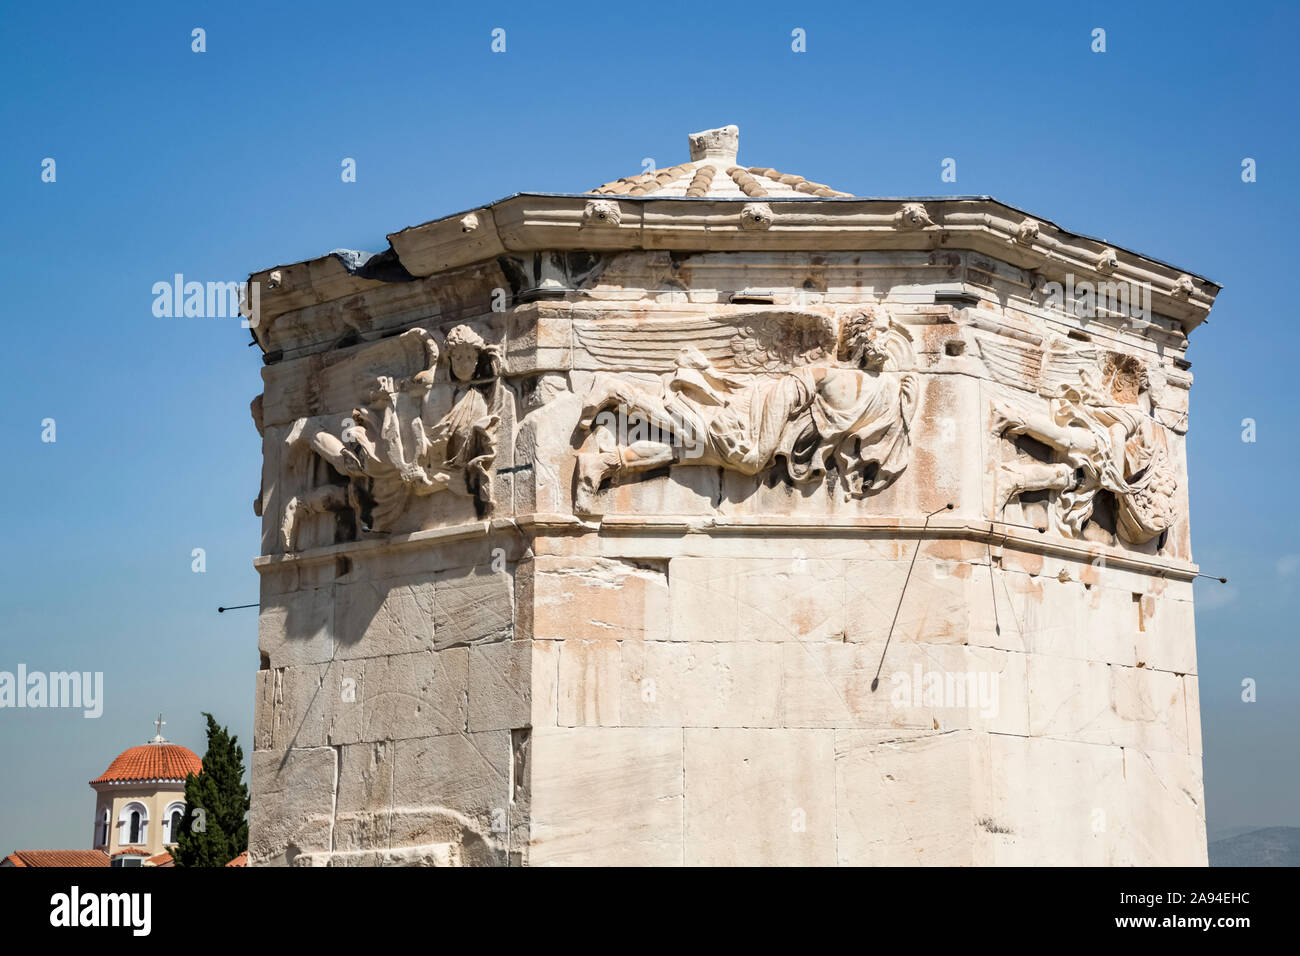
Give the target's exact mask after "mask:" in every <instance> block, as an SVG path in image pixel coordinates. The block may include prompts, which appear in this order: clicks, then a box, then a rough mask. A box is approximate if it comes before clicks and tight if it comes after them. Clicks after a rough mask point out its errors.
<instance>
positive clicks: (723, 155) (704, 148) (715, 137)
mask: <svg viewBox="0 0 1300 956" xmlns="http://www.w3.org/2000/svg"><path fill="white" fill-rule="evenodd" d="M689 139H690V144H691V162H697V161H699V160H701V159H717V160H721V161H723V162H725V163H727V164H728V165H730V166H734V165H735V164H736V153H737V151H738V150H739V149H740V127H738V126H719V127H718V128H717V129H705V130H700V132H698V133H691V135H690V137H689Z"/></svg>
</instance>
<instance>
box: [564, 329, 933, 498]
mask: <svg viewBox="0 0 1300 956" xmlns="http://www.w3.org/2000/svg"><path fill="white" fill-rule="evenodd" d="M729 345H730V351H731V353H732V355H731V358H732V361H731V363H730V366H731V367H730V368H729V369H726V370H724V369H722V368H719V367H718V365H717V364H715V362H714V361H712V360H711V359H710V358H709V357H708V356H707V355H706V354H705V353H704V352H703V351H702V350H701V349H700V348H697V347H695V346H693V345H688V346H686V347H685V348H683V349H682V350H681V351H680V353H679V354H678V355H677V357H676V359H675V362H674V367H673V368H672V369H671V371H668V372H665V373H664V374H662V375H661V377H660V380H659V382H658V383H655V384H649V383H644V382H642V381H639V380H636V379H634V378H631V377H628V376H626V375H618V374H610V373H603V372H602V373H598V374H597V375H596V377H595V380H594V382H593V384H592V387H591V390H590V392H589V393H588V395H587V396H586V398H585V400H584V402H583V410H582V417H581V419H580V422H579V427H580V429H582V430H583V431H585V432H587V433H588V434H589V438H588V440H587V442H586V444H585V446H584V450H583V451H582V452H581V453H580V454H579V456H578V470H577V488H576V492H575V508H576V509H577V510H579V511H588V512H589V511H591V510H592V507H593V504H594V498H595V496H596V493H597V492H598V491H599V490H600V488H601V485H602V484H603V483H604V482H605V481H607V480H613V481H617V480H619V479H620V478H622V477H624V476H628V475H633V474H635V473H637V472H644V471H647V470H650V469H655V468H662V467H665V466H669V465H673V464H691V465H708V466H714V467H719V468H724V469H727V470H730V471H735V472H739V473H740V474H743V475H758V474H761V473H763V472H765V471H767V470H768V469H769V468H772V467H776V466H779V467H782V468H783V469H784V472H785V474H786V475H787V476H788V477H789V479H790V480H791V481H792V482H794V483H796V484H805V483H813V482H820V481H823V480H825V478H826V476H827V474H828V473H829V472H831V471H834V472H835V473H836V474H837V475H838V482H839V486H840V489H841V491H842V493H843V495H844V497H845V498H846V499H850V498H862V497H865V496H866V495H869V494H872V493H874V492H877V491H880V490H881V489H883V488H885V487H887V486H888V485H889V484H890V483H892V482H893V481H894V479H896V478H897V477H898V476H899V475H900V474H902V472H903V471H904V469H906V468H907V464H908V460H909V457H910V451H911V438H910V435H909V426H910V424H911V420H912V416H913V414H914V413H915V411H916V404H917V392H918V379H917V375H916V374H915V371H914V366H915V363H914V358H913V353H912V347H911V337H910V335H909V333H908V332H907V330H906V329H905V328H903V326H901V325H899V324H898V323H896V322H894V321H893V320H892V319H891V318H890V316H889V314H888V312H886V311H885V310H884V309H882V308H869V309H866V310H861V311H857V312H854V313H852V314H850V315H848V316H846V317H845V318H844V319H843V320H842V321H838V320H836V319H835V318H833V317H831V316H829V315H824V314H821V313H818V312H812V311H775V310H774V311H771V312H760V313H755V314H754V315H752V316H747V317H746V321H745V324H744V325H743V327H742V328H741V329H740V331H739V332H738V333H737V334H736V335H735V336H734V337H733V338H732V339H731V341H730V343H729ZM628 422H633V423H634V424H633V425H632V427H631V428H625V427H622V426H623V425H626V423H628ZM620 423H621V424H620ZM641 433H644V434H646V435H648V436H650V437H644V438H643V437H640V436H641Z"/></svg>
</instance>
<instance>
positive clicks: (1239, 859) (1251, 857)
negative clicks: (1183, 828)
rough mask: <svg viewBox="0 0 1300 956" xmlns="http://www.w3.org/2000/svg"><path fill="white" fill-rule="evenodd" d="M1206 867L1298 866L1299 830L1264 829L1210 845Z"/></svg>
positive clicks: (1285, 828)
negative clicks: (1208, 860)
mask: <svg viewBox="0 0 1300 956" xmlns="http://www.w3.org/2000/svg"><path fill="white" fill-rule="evenodd" d="M1209 849H1210V866H1300V827H1264V828H1263V829H1262V830H1249V831H1247V832H1245V833H1239V834H1237V835H1236V836H1230V837H1224V838H1222V839H1219V840H1215V841H1214V842H1212V843H1211V844H1210V847H1209Z"/></svg>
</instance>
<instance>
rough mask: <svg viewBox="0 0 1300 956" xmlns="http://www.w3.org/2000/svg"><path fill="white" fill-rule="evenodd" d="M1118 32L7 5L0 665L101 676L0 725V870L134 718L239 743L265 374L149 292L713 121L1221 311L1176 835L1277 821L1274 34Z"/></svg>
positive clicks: (1288, 123) (1286, 262)
mask: <svg viewBox="0 0 1300 956" xmlns="http://www.w3.org/2000/svg"><path fill="white" fill-rule="evenodd" d="M1067 6H1068V9H1067ZM1138 6H1139V5H1137V4H1129V3H1115V4H1071V5H1064V4H1048V3H1041V2H1036V3H1023V4H1006V5H990V4H974V5H972V4H968V3H935V2H931V3H924V4H918V3H896V4H877V3H870V4H869V3H858V2H854V3H847V2H846V3H839V4H825V5H821V4H811V3H809V4H790V3H773V4H770V5H765V4H762V3H748V4H744V5H740V6H738V5H736V4H680V5H674V4H670V3H653V4H648V5H647V4H637V3H627V4H611V3H600V4H560V5H555V4H549V5H539V4H526V5H521V7H520V8H519V9H517V10H516V9H510V8H509V7H508V6H507V5H497V4H457V5H452V6H449V7H447V8H445V9H444V8H443V6H442V5H439V4H433V3H410V4H400V3H390V4H384V5H382V6H373V5H367V4H356V3H334V2H318V3H313V4H310V5H293V6H291V5H288V4H267V3H256V4H252V3H250V4H234V3H186V4H178V3H138V4H137V3H132V4H102V3H73V4H17V3H12V2H11V3H7V4H5V5H4V9H3V13H0V104H2V109H0V223H2V224H3V230H2V231H0V252H2V253H3V259H2V261H3V263H4V265H5V272H6V278H7V281H6V282H5V283H4V295H3V300H0V314H2V315H3V317H4V320H3V333H4V347H3V348H2V349H0V380H2V381H3V383H4V386H3V387H4V401H3V403H2V404H0V428H2V432H0V433H2V434H4V436H5V437H6V439H7V441H6V442H5V445H4V448H5V452H6V458H7V460H8V461H9V465H8V466H7V467H6V468H4V469H3V471H2V474H3V478H0V482H3V489H4V498H3V500H4V502H5V504H6V506H7V507H6V508H5V515H4V522H3V523H4V532H3V541H4V547H3V548H0V670H11V671H12V670H14V669H15V668H16V666H17V664H18V663H20V662H21V663H25V664H26V665H27V666H28V667H29V668H31V669H40V670H65V669H77V670H90V671H95V670H102V671H103V672H104V673H105V681H106V689H105V696H106V707H105V711H104V715H103V717H102V718H100V719H98V720H86V719H84V718H82V717H81V716H80V714H79V713H77V712H69V711H56V710H45V711H30V710H4V711H0V853H4V852H8V851H9V850H11V849H14V848H17V847H85V846H88V845H89V843H88V841H89V840H90V836H91V816H92V811H93V797H92V794H91V791H90V789H89V788H88V787H87V786H86V781H87V780H89V779H90V778H91V777H93V776H96V775H97V774H99V773H100V772H101V771H102V770H104V768H105V767H106V766H107V764H108V762H109V761H110V760H111V759H112V757H113V756H114V755H116V754H117V753H118V752H119V751H120V750H122V749H124V748H125V747H127V746H129V745H131V744H135V743H141V742H143V741H144V740H146V739H147V738H148V737H149V736H150V735H151V734H152V733H153V727H152V725H151V723H150V721H151V720H152V719H153V717H154V716H155V714H157V712H158V711H160V710H161V711H163V712H164V714H165V715H166V718H167V720H168V726H167V728H166V731H167V733H168V735H169V736H170V737H171V738H172V739H174V740H178V741H180V742H182V743H185V744H187V745H189V746H191V747H192V748H194V749H196V750H198V751H200V752H201V751H202V750H203V744H204V741H203V738H202V720H201V718H200V716H199V711H201V710H210V711H212V712H213V713H214V714H215V715H216V716H217V718H218V720H219V721H221V722H222V723H225V724H228V725H230V727H231V729H232V730H233V731H234V732H236V733H237V734H238V735H239V738H240V741H241V742H242V743H243V745H244V747H245V753H246V755H247V753H248V752H249V751H250V750H251V729H252V704H253V684H254V675H255V672H256V668H257V646H256V618H255V612H254V611H251V610H250V611H236V612H232V613H229V614H225V615H220V616H219V615H217V614H216V613H214V609H215V608H216V606H217V605H219V604H243V603H247V602H251V601H256V600H257V597H258V586H257V575H256V574H255V572H254V571H253V568H252V558H253V556H254V555H255V554H256V553H257V551H258V533H257V527H258V523H257V519H255V518H254V517H253V514H252V501H253V497H254V495H255V494H256V492H257V488H258V475H259V468H260V461H259V456H260V445H259V439H258V437H257V435H256V433H255V431H254V429H253V425H252V422H251V420H250V418H249V415H248V410H247V407H248V402H249V400H250V399H251V398H252V397H253V396H254V395H255V394H257V393H258V392H259V391H260V390H261V379H260V376H259V369H260V367H261V363H260V361H259V355H258V353H257V351H256V350H255V349H250V348H248V347H246V343H247V341H248V334H247V333H246V332H245V331H243V330H241V329H240V328H239V327H238V322H237V320H229V319H227V320H222V319H158V318H155V317H154V316H153V314H152V311H151V305H152V301H153V296H152V294H151V291H150V289H151V287H152V285H153V283H155V282H158V281H165V280H169V279H170V278H171V276H172V275H173V274H174V273H177V272H181V273H184V274H185V276H186V277H188V278H193V279H199V280H202V281H207V280H214V281H216V280H228V279H236V278H243V277H246V276H247V275H248V273H249V272H250V271H252V270H254V269H259V268H264V267H268V266H271V265H275V264H277V263H285V262H294V261H298V260H302V259H305V258H308V257H311V256H314V255H318V254H321V253H323V252H326V251H328V250H330V249H332V248H335V247H340V246H342V247H350V248H357V249H366V250H370V251H377V250H381V249H383V248H384V247H385V245H386V242H385V239H384V236H385V234H387V233H389V232H394V231H396V230H397V229H399V228H401V227H403V226H406V225H410V224H413V223H418V222H423V221H427V220H429V219H432V218H435V217H438V216H441V215H444V214H447V213H450V212H454V211H457V210H461V209H464V208H467V207H470V206H472V205H474V204H477V203H481V202H485V201H489V200H492V199H496V198H499V197H501V196H504V195H507V194H509V193H512V192H515V191H518V190H539V191H554V192H580V191H583V190H586V189H590V188H592V187H593V186H595V185H597V184H599V183H602V182H605V181H607V180H610V179H613V178H616V177H618V176H623V175H629V174H632V173H635V172H638V171H640V168H641V160H642V158H643V157H652V158H654V159H655V160H656V162H657V163H658V164H660V165H671V164H673V163H676V162H680V161H682V160H684V159H685V158H686V142H685V136H686V133H687V132H689V131H692V130H698V129H703V128H707V127H713V126H721V125H724V124H727V123H736V124H738V125H739V126H740V128H741V158H742V161H743V160H744V159H745V158H746V157H749V159H750V161H751V162H761V163H763V164H765V165H768V164H770V165H772V166H775V167H776V168H778V169H793V170H797V171H799V172H800V173H802V174H804V175H806V176H808V177H810V178H813V179H818V180H821V181H823V182H827V183H830V184H832V185H834V186H835V187H836V188H839V189H844V190H848V191H850V192H853V193H856V194H859V195H884V196H898V195H936V194H945V193H959V194H985V193H987V194H991V195H993V196H996V197H997V198H999V199H1001V200H1003V201H1005V202H1008V203H1011V204H1013V205H1016V206H1019V207H1022V208H1025V209H1028V210H1030V211H1032V212H1033V213H1035V214H1038V215H1040V216H1042V217H1045V218H1049V219H1052V220H1053V221H1056V222H1059V223H1061V224H1062V225H1064V226H1066V227H1067V228H1070V229H1074V230H1078V231H1080V232H1083V233H1085V234H1090V235H1096V236H1100V237H1104V238H1106V239H1108V240H1110V241H1112V242H1115V243H1117V244H1119V245H1122V246H1125V247H1127V248H1131V249H1134V250H1137V251H1140V252H1143V253H1145V254H1148V255H1151V256H1153V257H1156V258H1160V259H1164V260H1166V261H1169V262H1172V263H1174V264H1176V265H1178V266H1181V267H1183V268H1186V269H1188V270H1190V271H1193V272H1197V273H1200V274H1202V275H1205V276H1207V277H1209V278H1211V279H1213V280H1215V281H1217V282H1220V283H1222V284H1223V285H1224V286H1225V289H1224V291H1223V293H1222V294H1221V295H1220V297H1219V300H1218V304H1217V305H1216V307H1215V310H1214V313H1213V317H1212V319H1211V321H1210V324H1209V325H1207V326H1204V327H1202V328H1201V329H1199V330H1198V331H1197V332H1196V333H1195V334H1194V336H1193V339H1192V348H1191V351H1190V354H1189V357H1190V358H1191V359H1192V361H1193V372H1194V374H1195V376H1196V385H1195V387H1194V389H1193V391H1192V403H1193V413H1192V419H1191V421H1192V428H1191V432H1190V434H1189V447H1190V468H1191V496H1192V518H1193V524H1192V541H1193V547H1194V551H1195V556H1196V559H1197V560H1198V561H1199V562H1200V564H1201V565H1202V567H1203V568H1204V569H1205V570H1208V571H1212V572H1215V573H1220V574H1226V575H1228V576H1229V577H1230V578H1231V583H1230V584H1229V585H1228V586H1227V587H1226V588H1225V587H1223V586H1221V585H1217V584H1213V585H1212V584H1208V583H1207V584H1198V585H1197V591H1198V609H1197V615H1196V623H1197V631H1198V640H1197V644H1198V650H1199V656H1200V674H1201V685H1200V686H1201V701H1202V722H1203V726H1204V736H1205V776H1206V796H1207V804H1208V817H1209V825H1210V830H1211V833H1212V834H1213V833H1215V832H1217V831H1219V830H1222V829H1225V828H1230V827H1239V826H1249V825H1259V826H1264V825H1300V806H1298V804H1297V800H1296V798H1295V794H1296V791H1297V775H1298V774H1300V769H1298V768H1300V735H1298V734H1297V733H1296V728H1297V725H1298V724H1300V703H1298V701H1300V694H1298V693H1297V691H1298V690H1300V648H1298V647H1297V642H1296V633H1297V625H1296V620H1297V615H1298V612H1300V607H1298V606H1297V600H1296V591H1297V587H1296V585H1297V581H1300V567H1297V566H1298V565H1300V541H1298V540H1297V518H1296V514H1295V509H1294V508H1293V507H1291V506H1290V502H1289V494H1290V491H1291V487H1290V485H1291V482H1292V481H1293V480H1294V476H1295V475H1296V474H1297V473H1298V472H1300V468H1298V465H1300V462H1298V461H1297V451H1296V446H1295V433H1296V428H1295V425H1294V413H1293V412H1287V411H1286V408H1285V403H1286V401H1290V400H1292V399H1289V398H1287V396H1288V395H1289V394H1290V388H1289V386H1290V385H1291V384H1293V383H1294V382H1295V381H1296V379H1297V377H1298V376H1297V371H1296V367H1297V366H1296V358H1295V356H1294V354H1293V352H1294V347H1293V343H1294V340H1295V339H1294V332H1293V330H1292V326H1293V324H1294V323H1293V320H1292V319H1291V317H1290V316H1289V313H1288V312H1287V311H1286V310H1287V309H1289V308H1290V307H1291V306H1292V303H1291V302H1290V300H1289V298H1288V295H1289V293H1288V292H1287V290H1288V289H1289V288H1290V287H1291V286H1292V285H1293V283H1294V279H1293V274H1294V269H1295V263H1294V261H1293V256H1294V251H1295V239H1294V235H1293V233H1292V230H1293V227H1294V223H1295V222H1296V221H1297V218H1298V217H1297V213H1298V212H1300V210H1297V208H1296V207H1297V198H1296V197H1297V179H1296V169H1297V168H1298V166H1297V156H1296V152H1297V131H1296V102H1297V99H1296V93H1297V83H1296V70H1297V67H1296V58H1295V56H1294V38H1295V36H1296V34H1297V32H1298V31H1300V16H1298V15H1297V13H1296V12H1295V11H1294V10H1288V9H1286V8H1285V6H1283V5H1280V4H1279V5H1271V4H1262V3H1261V4H1255V3H1252V4H1249V5H1228V6H1226V7H1222V6H1221V7H1220V8H1219V9H1215V8H1212V7H1209V6H1202V5H1199V4H1194V3H1185V2H1178V3H1151V4H1141V5H1140V7H1141V9H1134V8H1136V7H1138ZM194 27H202V28H204V29H205V30H206V32H207V52H206V53H203V54H196V53H193V52H191V49H190V46H191V38H190V31H191V30H192V29H193V28H194ZM495 27H502V28H504V29H505V30H506V31H507V33H506V37H507V52H506V53H505V54H493V53H492V52H491V51H490V49H489V44H490V39H491V38H490V32H491V30H492V29H493V28H495ZM796 27H801V28H803V29H804V30H806V31H807V52H806V53H804V54H794V53H792V52H791V49H790V43H791V39H790V34H791V30H792V29H794V28H796ZM1095 27H1102V28H1104V29H1105V30H1106V41H1107V52H1105V53H1103V54H1096V53H1093V52H1091V50H1090V44H1091V31H1092V30H1093V28H1095ZM45 157H52V158H54V159H55V160H56V162H57V182H55V183H53V184H50V183H42V182H41V178H40V173H41V161H42V159H44V158H45ZM344 157H352V158H354V159H356V161H357V170H358V181H357V182H356V183H353V184H344V183H342V182H341V181H340V177H339V171H340V166H339V164H340V161H341V160H342V159H343V158H344ZM945 157H953V158H955V159H956V160H957V163H958V167H957V172H958V180H957V182H956V184H948V183H942V182H940V180H939V172H940V161H941V160H942V159H943V158H945ZM1244 157H1252V158H1254V159H1256V160H1257V162H1258V182H1256V183H1253V184H1245V183H1243V182H1242V181H1241V177H1240V171H1241V161H1242V159H1243V158H1244ZM1279 403H1281V404H1279ZM1246 417H1251V418H1254V419H1255V420H1256V422H1257V423H1258V441H1257V442H1256V443H1254V444H1246V443H1243V442H1242V441H1241V421H1242V419H1243V418H1246ZM45 418H54V419H55V420H56V422H57V439H58V440H57V442H56V443H54V444H46V443H42V441H41V437H40V436H41V421H42V419H45ZM199 547H201V548H204V549H205V550H206V555H207V571H206V573H204V574H195V573H193V572H192V571H191V551H192V550H193V549H194V548H199ZM1244 677H1253V678H1255V679H1256V680H1257V681H1258V686H1259V692H1258V693H1259V700H1258V702H1257V703H1254V704H1243V703H1241V701H1240V685H1241V680H1242V679H1243V678H1244Z"/></svg>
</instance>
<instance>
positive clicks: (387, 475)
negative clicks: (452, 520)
mask: <svg viewBox="0 0 1300 956" xmlns="http://www.w3.org/2000/svg"><path fill="white" fill-rule="evenodd" d="M446 345H447V349H446V352H447V366H448V369H447V380H448V383H449V384H450V386H451V391H452V407H451V409H450V411H448V412H447V413H446V414H444V415H442V416H440V417H437V418H435V417H434V416H435V414H436V412H435V410H434V408H433V405H432V404H431V401H430V394H431V392H432V390H433V385H434V381H435V376H436V373H437V369H438V364H439V361H440V360H441V358H442V351H441V350H440V349H439V347H438V344H437V341H436V340H435V339H434V337H433V336H432V335H431V334H430V333H429V332H427V331H426V330H424V329H418V328H417V329H411V330H409V331H407V332H405V333H403V334H402V335H400V336H396V337H394V338H393V339H386V340H382V341H380V342H376V343H373V344H371V345H368V346H366V347H365V348H362V349H360V350H359V351H357V352H356V353H354V354H353V355H351V356H349V357H348V358H347V359H345V360H344V361H342V362H340V363H339V364H338V365H336V366H334V367H333V368H332V369H329V370H327V372H326V375H327V376H328V377H327V379H326V387H329V385H330V384H331V379H332V383H333V384H339V383H342V384H341V385H340V387H348V386H351V387H353V388H355V392H356V393H359V394H360V397H361V398H362V401H361V402H360V403H359V404H358V405H357V406H356V407H354V408H353V409H352V411H351V413H350V414H349V415H348V416H347V417H346V418H344V419H343V420H342V421H341V422H339V423H338V425H337V427H331V426H332V424H333V423H332V422H331V421H330V419H329V418H328V416H316V417H312V418H300V419H298V420H297V421H296V422H295V423H294V425H293V427H292V428H291V430H290V433H289V435H288V437H287V438H286V442H285V443H286V445H287V446H288V448H289V451H290V456H291V458H290V460H291V461H292V460H293V458H294V456H296V457H297V458H298V459H299V460H301V459H302V458H303V457H304V456H310V455H314V456H315V457H316V458H318V459H320V460H322V461H324V462H325V463H326V464H328V465H329V466H330V468H332V469H333V471H334V472H335V473H336V474H337V475H338V476H339V477H340V478H342V479H346V481H345V483H344V484H337V483H335V482H333V481H330V482H326V483H323V484H320V485H318V486H316V487H309V488H307V489H305V490H303V491H302V492H301V493H299V494H296V495H293V496H292V497H290V499H289V500H288V501H287V502H286V504H285V509H284V514H283V517H282V520H281V536H282V540H283V544H284V547H285V550H286V551H295V550H297V549H298V531H299V528H300V526H301V522H302V519H303V518H304V517H305V516H306V515H310V514H321V513H325V512H340V511H351V512H352V513H353V515H354V516H355V519H356V521H355V524H356V526H357V527H359V528H361V529H363V530H365V531H368V532H374V533H386V532H388V531H391V530H392V529H393V527H394V525H395V524H396V522H397V520H398V518H399V517H400V516H401V515H402V514H403V512H404V511H405V510H406V508H407V506H408V505H409V504H410V501H411V499H412V497H413V496H414V497H423V496H427V495H431V494H434V493H435V492H439V491H451V492H453V493H455V494H458V495H461V496H473V497H475V498H476V499H477V500H478V501H479V503H480V505H481V506H482V507H483V508H484V509H490V507H491V505H492V496H491V478H490V474H489V469H490V468H491V466H492V463H493V461H494V459H495V455H496V450H497V429H498V426H499V424H500V416H499V415H498V414H497V412H496V408H497V406H498V403H499V401H500V397H501V389H502V387H503V386H502V381H501V377H502V368H501V357H500V352H499V350H498V348H497V347H496V346H493V345H489V344H487V342H486V341H485V340H484V339H483V337H482V336H481V335H480V334H479V333H478V332H477V331H475V330H474V329H473V328H472V327H470V326H467V325H462V326H457V327H456V328H453V329H452V330H451V331H450V332H449V333H448V335H447V340H446ZM414 355H418V356H419V357H420V361H419V362H418V363H413V356H414ZM394 366H395V367H396V368H397V369H398V370H400V371H401V372H404V373H406V374H405V375H404V376H402V377H399V376H397V375H393V374H384V373H383V372H379V373H378V374H377V373H376V370H377V369H385V368H387V369H392V368H393V367H394ZM412 367H414V368H415V369H418V371H414V372H412ZM336 432H337V433H336Z"/></svg>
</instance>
